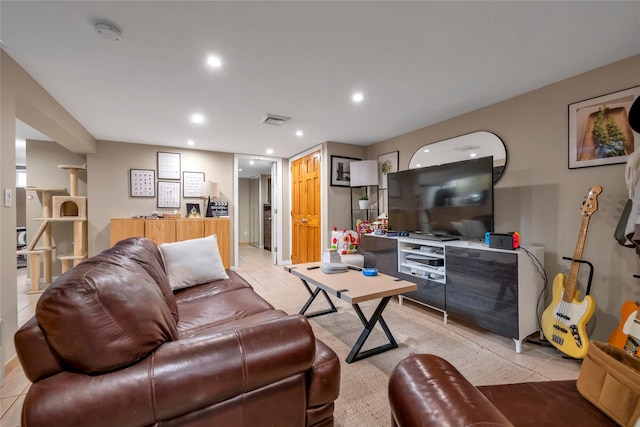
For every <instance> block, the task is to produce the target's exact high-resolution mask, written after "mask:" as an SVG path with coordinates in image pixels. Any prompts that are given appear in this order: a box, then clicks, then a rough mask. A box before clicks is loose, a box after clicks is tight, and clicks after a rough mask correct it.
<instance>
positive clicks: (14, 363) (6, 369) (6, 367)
mask: <svg viewBox="0 0 640 427" xmlns="http://www.w3.org/2000/svg"><path fill="white" fill-rule="evenodd" d="M19 364H20V361H19V360H18V356H13V357H12V358H11V359H9V361H8V362H7V363H5V364H4V376H5V377H6V376H7V375H8V374H9V373H10V372H11V371H13V368H15V367H16V366H18V365H19Z"/></svg>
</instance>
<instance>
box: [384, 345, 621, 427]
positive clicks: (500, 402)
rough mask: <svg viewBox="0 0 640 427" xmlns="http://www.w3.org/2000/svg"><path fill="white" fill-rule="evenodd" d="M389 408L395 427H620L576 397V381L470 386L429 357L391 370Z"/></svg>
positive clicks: (406, 361) (453, 370) (451, 369)
mask: <svg viewBox="0 0 640 427" xmlns="http://www.w3.org/2000/svg"><path fill="white" fill-rule="evenodd" d="M389 404H390V406H391V425H392V426H394V427H414V426H421V427H427V426H438V427H448V426H458V427H461V426H531V427H540V426H580V427H587V426H617V425H618V424H616V423H615V422H614V421H613V420H612V419H611V418H609V417H608V416H607V415H605V414H604V413H603V412H601V411H600V410H599V409H598V408H596V407H595V406H594V405H592V404H591V403H590V402H589V401H588V400H586V399H585V398H584V397H582V396H581V395H580V393H579V392H578V390H577V388H576V381H575V380H568V381H543V382H526V383H519V384H503V385H488V386H479V387H474V386H473V385H471V383H470V382H469V381H467V379H465V378H464V376H462V374H461V373H460V372H459V371H458V370H457V369H456V368H455V367H453V365H451V364H450V363H449V362H447V361H446V360H444V359H442V358H440V357H438V356H435V355H430V354H416V355H412V356H409V357H407V358H406V359H403V360H402V361H400V363H399V364H398V365H397V366H396V367H395V368H394V370H393V372H392V373H391V377H390V379H389Z"/></svg>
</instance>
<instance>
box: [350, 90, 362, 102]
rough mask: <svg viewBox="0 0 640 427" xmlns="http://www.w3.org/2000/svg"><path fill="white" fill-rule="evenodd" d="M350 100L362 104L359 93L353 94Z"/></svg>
mask: <svg viewBox="0 0 640 427" xmlns="http://www.w3.org/2000/svg"><path fill="white" fill-rule="evenodd" d="M351 99H352V100H353V102H362V100H363V99H364V95H363V94H361V93H360V92H357V93H354V94H353V96H352V97H351Z"/></svg>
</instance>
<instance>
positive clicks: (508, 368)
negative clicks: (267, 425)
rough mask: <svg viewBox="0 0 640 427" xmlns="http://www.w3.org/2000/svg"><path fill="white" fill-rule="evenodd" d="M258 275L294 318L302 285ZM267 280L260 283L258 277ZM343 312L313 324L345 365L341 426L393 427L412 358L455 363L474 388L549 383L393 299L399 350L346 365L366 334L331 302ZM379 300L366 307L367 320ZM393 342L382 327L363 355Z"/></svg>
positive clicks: (259, 286) (268, 294)
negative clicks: (396, 399)
mask: <svg viewBox="0 0 640 427" xmlns="http://www.w3.org/2000/svg"><path fill="white" fill-rule="evenodd" d="M261 273H263V272H256V273H255V276H256V277H251V276H252V274H246V272H245V274H244V275H245V277H246V278H247V279H248V280H249V282H251V283H252V284H253V285H254V287H255V288H256V291H258V292H259V293H260V294H261V295H262V296H263V297H264V298H265V299H267V300H268V301H269V302H270V303H271V304H272V305H273V306H274V307H277V308H279V309H282V310H285V311H286V312H288V313H297V312H298V311H299V310H300V307H302V305H303V304H304V302H305V301H306V299H307V298H308V294H307V292H306V291H305V289H304V288H303V287H302V286H301V284H300V282H299V280H291V279H292V276H291V275H289V274H286V273H285V274H280V273H276V276H277V277H271V278H269V279H267V278H266V277H265V276H264V275H262V274H261ZM259 275H261V276H262V277H260V279H259V280H257V276H259ZM331 300H332V301H333V303H334V304H335V305H336V307H337V308H338V311H337V312H336V313H331V314H327V315H323V316H318V317H313V318H310V319H309V322H310V324H311V325H312V327H313V330H314V333H315V334H316V336H317V337H318V338H319V339H320V340H322V341H323V342H324V343H326V344H327V345H328V346H329V347H331V348H332V349H333V350H334V351H335V352H336V353H337V354H338V357H339V358H340V360H341V361H342V364H341V367H342V376H341V386H340V397H339V398H338V400H337V401H336V406H335V412H334V414H335V425H336V426H337V427H360V426H362V427H377V426H388V425H390V411H389V403H388V396H387V384H388V381H389V375H390V373H391V371H392V370H393V368H394V367H395V366H396V365H397V364H398V362H400V360H402V359H403V358H405V357H407V356H409V355H410V354H411V353H431V354H436V355H439V356H441V357H444V358H445V359H447V360H448V361H449V362H451V363H452V364H453V365H454V366H455V367H456V368H458V369H459V370H460V372H462V374H463V375H465V377H466V378H467V379H468V380H469V381H470V382H471V383H472V384H474V385H484V384H504V383H513V382H523V381H544V380H549V379H552V378H548V377H546V376H545V375H543V374H540V373H538V372H536V371H534V370H532V369H530V368H528V367H526V366H523V365H521V364H518V363H517V362H515V361H513V360H512V359H515V357H513V356H515V354H516V353H515V347H514V350H513V353H510V352H505V351H504V347H503V348H502V353H503V354H500V353H501V352H500V351H498V352H496V351H492V349H491V348H490V345H483V344H482V343H481V342H482V340H477V341H478V342H476V341H474V340H472V339H469V337H468V336H463V335H462V334H461V333H459V332H457V331H456V330H455V329H456V328H454V327H451V326H449V325H446V324H445V323H444V322H443V321H442V318H441V317H437V316H434V314H433V312H431V313H429V310H428V309H426V308H423V307H418V306H415V305H413V306H411V305H408V304H405V305H400V304H399V303H398V301H397V299H393V300H392V301H391V302H390V303H389V305H388V306H387V308H386V310H385V311H384V315H383V317H384V319H385V321H386V322H387V324H388V326H389V328H390V329H391V331H392V333H393V335H394V337H395V339H396V341H397V342H398V345H399V347H398V348H396V349H393V350H390V351H386V352H384V353H381V354H378V355H375V356H372V357H369V358H366V359H363V360H360V361H357V362H354V363H351V364H348V363H346V362H345V359H346V357H347V355H348V354H349V351H350V350H351V347H352V346H353V344H354V343H355V342H356V340H357V338H358V336H359V335H360V333H361V332H362V329H363V327H362V323H361V322H360V320H359V319H358V317H357V315H356V313H355V311H354V310H353V308H352V307H351V305H349V304H347V303H345V302H343V301H341V300H337V299H336V298H333V297H332V298H331ZM376 305H377V301H372V302H367V303H363V304H361V305H360V306H361V308H362V310H363V311H364V313H365V315H366V316H367V317H369V316H370V314H371V313H372V312H373V310H374V309H375V307H376ZM326 308H327V305H326V301H325V300H324V298H322V297H318V298H316V300H315V301H314V303H313V304H312V306H311V307H310V308H309V311H308V313H312V312H314V311H318V310H323V309H326ZM386 342H388V341H387V340H386V336H385V335H384V332H383V331H382V330H381V329H380V328H379V326H378V327H376V329H375V330H374V331H373V332H372V334H371V335H370V336H369V339H368V340H367V342H366V343H365V345H364V347H363V350H366V349H368V348H372V347H375V346H378V345H381V344H385V343H386Z"/></svg>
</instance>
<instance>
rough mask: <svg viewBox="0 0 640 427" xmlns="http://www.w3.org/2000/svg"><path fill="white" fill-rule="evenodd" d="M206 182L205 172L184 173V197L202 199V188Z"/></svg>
mask: <svg viewBox="0 0 640 427" xmlns="http://www.w3.org/2000/svg"><path fill="white" fill-rule="evenodd" d="M203 182H204V172H184V173H183V174H182V197H183V198H185V199H186V198H194V197H200V186H201V185H202V183H203Z"/></svg>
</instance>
